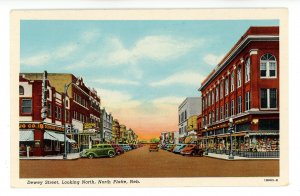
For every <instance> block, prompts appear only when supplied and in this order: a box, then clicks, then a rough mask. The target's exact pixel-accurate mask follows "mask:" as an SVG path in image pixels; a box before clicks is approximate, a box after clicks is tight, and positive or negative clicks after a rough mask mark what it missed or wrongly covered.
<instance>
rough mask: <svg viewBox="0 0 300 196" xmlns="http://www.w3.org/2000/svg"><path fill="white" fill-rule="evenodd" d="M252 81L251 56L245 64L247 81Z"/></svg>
mask: <svg viewBox="0 0 300 196" xmlns="http://www.w3.org/2000/svg"><path fill="white" fill-rule="evenodd" d="M248 81H250V58H247V60H246V65H245V83H246V82H248Z"/></svg>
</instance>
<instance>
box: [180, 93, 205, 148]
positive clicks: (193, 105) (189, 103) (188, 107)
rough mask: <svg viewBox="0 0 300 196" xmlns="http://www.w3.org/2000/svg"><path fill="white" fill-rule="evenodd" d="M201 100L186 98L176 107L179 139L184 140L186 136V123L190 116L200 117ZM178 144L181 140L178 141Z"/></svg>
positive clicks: (198, 98)
mask: <svg viewBox="0 0 300 196" xmlns="http://www.w3.org/2000/svg"><path fill="white" fill-rule="evenodd" d="M201 111H202V110H201V98H200V97H187V98H186V99H185V100H184V101H183V102H182V103H181V104H180V105H179V107H178V120H179V121H178V130H179V138H181V139H184V138H185V137H186V136H187V135H188V132H187V129H188V127H187V121H188V118H189V117H190V116H193V115H200V113H201ZM179 143H182V140H180V139H179Z"/></svg>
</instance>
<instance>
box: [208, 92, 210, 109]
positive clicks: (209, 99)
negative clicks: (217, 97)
mask: <svg viewBox="0 0 300 196" xmlns="http://www.w3.org/2000/svg"><path fill="white" fill-rule="evenodd" d="M208 106H210V93H208Z"/></svg>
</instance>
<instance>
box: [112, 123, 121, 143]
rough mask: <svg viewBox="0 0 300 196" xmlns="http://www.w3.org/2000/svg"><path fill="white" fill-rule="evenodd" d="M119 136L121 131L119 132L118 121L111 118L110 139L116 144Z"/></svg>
mask: <svg viewBox="0 0 300 196" xmlns="http://www.w3.org/2000/svg"><path fill="white" fill-rule="evenodd" d="M120 137H121V133H120V124H119V121H118V120H117V119H114V120H113V127H112V141H113V142H114V143H115V144H117V143H119V140H120Z"/></svg>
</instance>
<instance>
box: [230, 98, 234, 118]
mask: <svg viewBox="0 0 300 196" xmlns="http://www.w3.org/2000/svg"><path fill="white" fill-rule="evenodd" d="M230 106H231V111H230V115H231V116H233V115H234V100H231V104H230Z"/></svg>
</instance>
